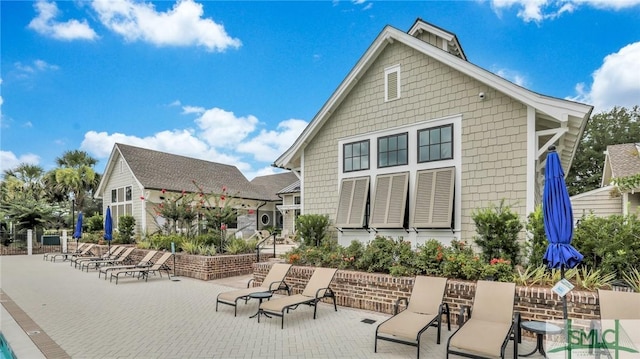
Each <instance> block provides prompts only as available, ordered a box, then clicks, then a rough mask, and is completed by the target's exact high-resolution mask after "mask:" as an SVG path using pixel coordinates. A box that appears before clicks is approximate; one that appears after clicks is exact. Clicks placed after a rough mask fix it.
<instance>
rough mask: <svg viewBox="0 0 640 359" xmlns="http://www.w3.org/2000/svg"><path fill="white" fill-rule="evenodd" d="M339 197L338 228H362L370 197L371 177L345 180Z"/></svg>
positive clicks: (341, 185)
mask: <svg viewBox="0 0 640 359" xmlns="http://www.w3.org/2000/svg"><path fill="white" fill-rule="evenodd" d="M339 196H340V197H339V201H338V213H337V214H336V227H339V228H362V227H363V224H364V214H365V210H366V208H367V199H368V196H369V177H358V178H348V179H343V180H342V183H341V184H340V195H339Z"/></svg>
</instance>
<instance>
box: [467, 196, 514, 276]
mask: <svg viewBox="0 0 640 359" xmlns="http://www.w3.org/2000/svg"><path fill="white" fill-rule="evenodd" d="M472 219H473V222H474V223H475V225H476V232H477V233H478V235H477V236H474V240H475V243H476V244H477V245H478V246H479V247H480V248H481V249H482V257H483V259H484V261H485V262H489V261H490V260H491V259H493V258H506V259H509V260H510V261H511V263H514V264H518V263H519V255H520V246H519V244H518V234H519V233H520V231H521V230H522V228H523V225H522V222H520V218H519V217H518V214H517V213H515V212H513V211H512V210H511V207H509V206H507V205H505V204H504V200H502V201H500V205H499V206H495V205H491V206H490V207H489V208H483V209H479V210H476V211H474V212H473V215H472Z"/></svg>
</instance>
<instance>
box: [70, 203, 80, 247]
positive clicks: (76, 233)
mask: <svg viewBox="0 0 640 359" xmlns="http://www.w3.org/2000/svg"><path fill="white" fill-rule="evenodd" d="M72 237H73V238H75V240H76V250H78V242H79V241H80V238H82V212H79V213H78V221H77V222H76V228H75V229H74V231H73V236H72Z"/></svg>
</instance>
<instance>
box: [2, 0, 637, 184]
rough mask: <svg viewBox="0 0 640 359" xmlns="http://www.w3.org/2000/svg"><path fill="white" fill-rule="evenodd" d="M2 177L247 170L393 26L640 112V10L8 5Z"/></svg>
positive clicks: (265, 161) (509, 71)
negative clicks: (85, 161) (163, 159)
mask: <svg viewBox="0 0 640 359" xmlns="http://www.w3.org/2000/svg"><path fill="white" fill-rule="evenodd" d="M0 11H1V13H0V16H1V19H0V23H1V36H2V38H1V48H0V52H1V75H0V76H1V77H0V81H1V83H0V90H1V97H0V106H1V107H0V110H1V115H0V121H1V122H0V130H1V131H2V132H1V141H2V142H1V143H0V169H1V170H2V171H4V170H6V169H10V168H14V167H15V166H17V165H18V164H20V163H30V164H37V165H40V166H42V167H43V168H44V169H45V170H49V169H52V168H54V167H55V158H56V157H59V156H61V155H62V154H63V153H64V151H67V150H73V149H80V150H83V151H86V152H88V153H89V154H90V155H91V156H93V157H94V158H96V159H98V160H99V163H98V165H97V166H96V169H97V170H98V172H102V171H103V170H104V166H105V164H106V162H107V160H108V156H109V154H110V152H111V149H112V147H113V144H114V143H115V142H122V143H127V144H131V145H136V146H140V147H146V148H152V149H157V150H160V151H166V152H171V153H176V154H181V155H186V156H191V157H197V158H202V159H206V160H210V161H214V162H221V163H228V164H233V165H236V166H237V167H238V168H239V169H240V170H241V171H242V172H243V173H244V174H245V176H247V178H249V179H251V178H253V177H255V176H256V175H263V174H269V173H273V172H274V171H275V170H274V169H273V168H271V167H270V164H271V163H273V161H274V160H275V159H276V158H277V157H278V156H279V155H280V154H281V153H282V152H284V150H286V149H287V148H288V146H289V145H290V144H291V143H293V141H294V140H295V138H296V137H297V136H298V134H299V133H300V132H301V131H302V129H303V128H304V127H305V126H306V124H307V123H308V122H309V121H311V119H312V118H313V116H314V115H315V114H316V112H317V111H318V110H319V109H320V108H321V106H322V105H323V104H324V102H325V101H327V100H328V98H329V97H330V96H331V94H332V93H333V91H334V90H335V89H336V88H337V87H338V85H339V84H340V82H341V81H342V80H343V79H344V78H345V77H346V75H347V74H348V72H349V71H350V70H351V68H352V67H353V66H354V65H355V64H356V62H357V61H358V59H359V58H360V56H361V55H362V54H363V53H364V52H365V51H366V49H367V48H368V46H369V45H370V44H371V43H372V42H373V40H374V39H375V37H376V36H377V35H378V34H379V33H380V31H382V29H383V28H384V26H386V25H390V26H393V27H396V28H398V29H400V30H403V31H407V30H408V29H409V28H410V27H411V25H412V24H413V23H414V21H415V20H416V19H417V18H422V19H423V20H425V21H427V22H430V23H432V24H434V25H436V26H439V27H441V28H444V29H446V30H448V31H450V32H453V33H455V34H456V35H457V36H458V40H459V41H460V43H461V45H462V48H463V49H464V51H465V54H466V55H467V58H468V60H469V61H470V62H472V63H474V64H476V65H478V66H480V67H482V68H485V69H487V70H489V71H492V72H494V73H496V74H498V75H500V76H503V77H505V78H506V79H508V80H510V81H512V82H515V83H517V84H519V85H522V86H524V87H526V88H528V89H530V90H533V91H535V92H539V93H542V94H545V95H549V96H554V97H558V98H567V99H572V100H576V101H580V102H584V103H588V104H591V105H593V106H595V112H596V113H597V112H601V111H606V110H608V109H610V108H612V107H613V106H627V107H632V106H633V105H640V0H530V1H521V0H493V1H441V2H440V1H421V2H414V1H412V2H396V1H393V2H379V1H363V0H358V1H318V2H309V1H300V2H294V1H285V2H271V1H255V2H242V1H225V2H218V1H195V0H183V1H178V2H174V1H163V2H153V3H152V2H142V1H131V0H118V1H102V0H98V1H56V2H54V1H36V2H30V1H1V2H0Z"/></svg>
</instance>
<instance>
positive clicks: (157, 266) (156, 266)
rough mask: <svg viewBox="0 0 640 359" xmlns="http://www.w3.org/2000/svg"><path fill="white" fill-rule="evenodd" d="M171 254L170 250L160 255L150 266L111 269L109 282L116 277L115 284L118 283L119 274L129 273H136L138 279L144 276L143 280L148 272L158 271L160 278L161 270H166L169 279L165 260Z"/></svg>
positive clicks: (146, 278)
mask: <svg viewBox="0 0 640 359" xmlns="http://www.w3.org/2000/svg"><path fill="white" fill-rule="evenodd" d="M172 255H173V254H171V252H166V253H165V254H163V255H162V257H160V259H158V260H157V261H156V262H154V263H153V265H152V266H150V267H145V268H127V269H120V270H115V271H113V273H111V277H110V279H109V282H111V281H112V280H113V278H114V277H115V278H116V284H118V278H119V277H120V274H124V275H127V274H131V275H132V276H133V275H134V274H138V279H139V278H140V277H141V276H142V277H144V280H145V282H146V281H147V280H148V279H149V274H151V273H156V272H157V273H160V278H162V271H165V272H167V275H168V276H169V279H171V275H170V274H169V270H170V268H169V267H168V266H167V265H166V264H165V263H166V262H167V260H168V259H169V258H170V257H171V256H172Z"/></svg>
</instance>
